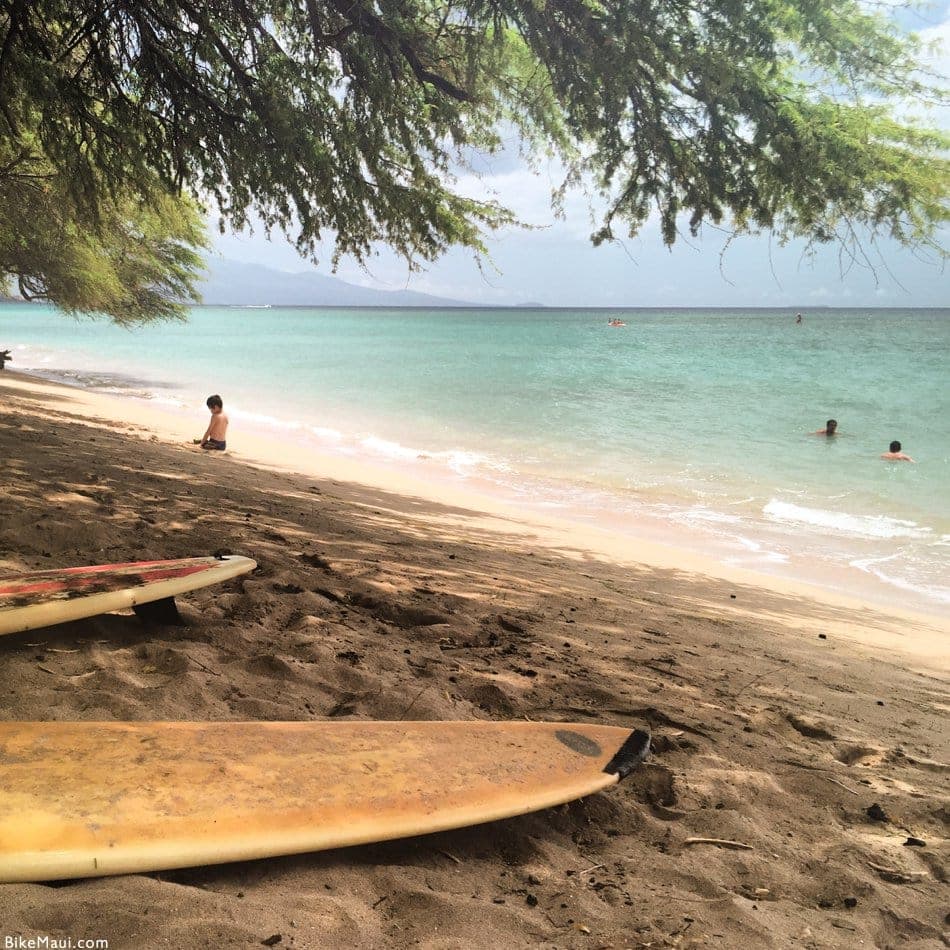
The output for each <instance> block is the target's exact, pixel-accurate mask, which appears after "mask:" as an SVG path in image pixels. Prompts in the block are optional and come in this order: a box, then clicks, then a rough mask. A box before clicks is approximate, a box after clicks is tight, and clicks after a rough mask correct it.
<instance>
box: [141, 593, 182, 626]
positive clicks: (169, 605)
mask: <svg viewBox="0 0 950 950" xmlns="http://www.w3.org/2000/svg"><path fill="white" fill-rule="evenodd" d="M132 609H133V610H134V611H135V614H136V616H137V617H138V618H139V619H140V620H144V621H145V622H146V623H162V624H166V625H168V626H175V627H183V626H184V625H185V621H184V620H182V618H181V614H180V613H178V606H177V605H176V604H175V598H174V597H164V598H162V599H161V600H152V601H149V603H147V604H133V605H132Z"/></svg>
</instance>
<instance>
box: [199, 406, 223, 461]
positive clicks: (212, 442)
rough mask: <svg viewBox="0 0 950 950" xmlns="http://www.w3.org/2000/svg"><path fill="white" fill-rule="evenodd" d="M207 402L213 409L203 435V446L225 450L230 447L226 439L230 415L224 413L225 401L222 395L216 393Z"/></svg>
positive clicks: (204, 447)
mask: <svg viewBox="0 0 950 950" xmlns="http://www.w3.org/2000/svg"><path fill="white" fill-rule="evenodd" d="M205 404H206V405H207V407H208V408H209V409H210V410H211V422H210V423H209V424H208V429H207V431H206V432H205V434H204V435H203V436H202V437H201V447H202V448H203V449H212V450H217V451H224V449H226V448H227V447H228V444H227V442H226V441H225V439H224V437H225V436H226V435H227V432H228V417H227V416H226V415H225V414H224V403H223V402H222V400H221V397H220V396H218V395H214V396H209V397H208V398H207V400H206V403H205Z"/></svg>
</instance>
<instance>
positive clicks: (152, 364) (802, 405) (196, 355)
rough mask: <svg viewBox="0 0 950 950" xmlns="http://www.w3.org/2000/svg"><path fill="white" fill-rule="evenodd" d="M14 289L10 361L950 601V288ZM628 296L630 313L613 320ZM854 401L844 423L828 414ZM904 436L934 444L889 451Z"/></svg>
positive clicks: (538, 500) (902, 597)
mask: <svg viewBox="0 0 950 950" xmlns="http://www.w3.org/2000/svg"><path fill="white" fill-rule="evenodd" d="M802 312H803V315H804V319H803V322H802V323H801V324H800V325H798V324H796V323H795V314H794V312H790V311H787V310H726V309H716V310H677V309H670V310H660V309H650V310H626V311H604V310H580V309H577V310H567V309H565V310H557V309H505V310H496V309H484V310H478V309H462V310H454V309H453V310H403V309H393V310H381V309H372V310H370V309H366V310H354V309H316V308H314V309H310V308H276V307H275V308H250V307H249V308H235V307H198V308H194V309H193V310H192V311H191V314H190V318H189V320H188V322H187V323H182V324H175V323H171V324H168V323H166V324H161V325H156V326H150V327H144V328H139V329H134V330H125V329H121V328H118V327H115V326H112V325H111V324H109V323H107V322H105V321H91V320H83V321H76V320H73V319H71V318H69V317H65V316H63V315H61V314H59V313H57V312H56V311H54V310H53V309H52V308H50V307H46V306H38V305H25V304H23V305H21V304H9V305H4V306H3V307H0V349H5V348H8V349H10V350H11V351H12V353H13V362H12V363H11V364H10V368H12V369H16V370H18V371H21V372H26V373H30V374H33V375H37V376H41V377H43V378H46V379H50V380H55V381H58V382H62V383H67V384H70V385H74V386H80V387H85V388H90V389H95V390H99V391H105V392H111V393H116V394H121V395H125V396H129V397H134V398H140V399H148V400H151V401H152V402H153V403H156V404H160V405H165V406H167V407H168V408H170V409H174V410H176V411H185V412H189V413H193V414H194V417H195V434H196V435H200V433H201V431H203V429H204V427H205V425H206V420H207V410H206V409H205V407H204V400H205V397H206V396H207V395H209V394H210V393H212V392H217V393H220V394H221V395H222V396H223V398H224V402H225V408H226V410H227V412H228V413H229V415H230V417H231V431H230V433H229V442H230V444H231V445H232V446H233V447H234V448H236V449H237V450H240V441H241V431H242V429H244V428H248V429H250V428H255V429H260V428H266V429H269V430H271V431H274V430H276V431H278V432H283V433H285V434H286V437H287V438H288V439H294V440H309V441H312V442H314V443H315V444H316V445H318V446H319V447H320V448H322V449H324V450H327V451H330V452H338V453H342V454H346V455H349V456H355V457H357V458H360V457H365V458H367V459H373V460H374V461H376V462H379V461H390V462H392V463H393V464H398V465H400V466H410V467H412V468H415V469H417V470H418V471H419V473H420V476H421V477H423V478H428V477H443V476H444V477H446V478H449V479H461V480H472V481H477V482H478V484H479V485H489V486H490V487H491V490H493V491H497V492H498V493H499V494H501V495H503V496H504V497H506V498H507V499H509V500H510V501H514V502H516V503H517V504H519V505H521V506H524V507H526V508H532V509H541V510H545V511H551V512H553V513H557V514H559V515H562V516H565V517H569V518H576V519H580V520H588V521H592V522H596V523H609V524H610V525H611V526H613V527H616V528H617V529H618V530H625V529H627V528H629V530H630V534H631V553H632V554H633V555H634V556H635V540H633V539H634V538H635V537H636V536H637V535H638V534H639V535H641V536H649V537H651V538H653V539H656V540H663V539H672V540H673V542H674V543H675V544H677V545H680V546H682V545H687V546H689V547H690V548H693V549H695V550H697V551H700V552H702V553H706V554H710V555H712V556H713V557H716V558H717V559H719V560H720V561H722V562H723V563H726V564H731V565H735V566H740V567H747V568H751V569H753V570H758V571H765V572H767V573H772V574H777V575H783V576H789V577H796V578H800V579H805V580H812V581H815V582H818V583H821V584H823V585H824V586H826V587H829V588H833V589H836V590H839V591H841V592H844V593H857V594H863V595H866V596H867V595H872V596H873V597H874V598H875V599H877V600H879V601H881V600H884V601H887V602H891V603H894V604H899V605H902V606H906V607H913V608H918V609H919V608H923V609H926V610H929V611H932V612H938V613H946V612H948V611H950V385H948V380H950V309H946V310H912V309H907V310H871V309H854V310H844V309H834V310H832V309H828V310H819V309H812V310H804V311H802ZM612 319H620V320H622V321H623V322H624V323H625V326H621V327H613V326H610V325H609V321H610V320H612ZM830 418H835V419H837V420H838V423H839V433H840V434H839V435H838V436H836V437H835V438H830V439H829V438H826V437H824V436H818V435H814V434H812V433H813V432H814V430H816V429H821V428H823V427H824V425H825V421H826V420H827V419H830ZM892 439H898V440H900V441H901V442H902V443H903V447H904V451H906V452H907V453H908V454H910V455H911V456H913V457H914V458H915V459H916V461H917V464H909V463H895V462H885V461H882V460H881V458H880V454H881V453H882V452H884V451H886V449H887V446H888V443H889V442H890V441H891V440H892Z"/></svg>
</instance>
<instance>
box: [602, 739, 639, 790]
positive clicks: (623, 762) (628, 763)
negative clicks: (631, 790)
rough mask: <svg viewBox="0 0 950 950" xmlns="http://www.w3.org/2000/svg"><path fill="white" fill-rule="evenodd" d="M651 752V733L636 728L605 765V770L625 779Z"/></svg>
mask: <svg viewBox="0 0 950 950" xmlns="http://www.w3.org/2000/svg"><path fill="white" fill-rule="evenodd" d="M649 754H650V733H649V732H644V731H643V730H642V729H635V730H634V731H633V732H631V733H630V735H629V736H628V737H627V739H626V741H625V742H624V744H623V745H622V746H621V747H620V748H619V749H618V750H617V753H616V755H614V757H613V758H612V759H611V760H610V761H609V762H608V763H607V764H606V765H605V766H604V771H605V772H607V773H608V774H609V775H616V776H618V777H619V778H621V779H625V778H626V777H627V776H628V775H629V774H630V773H631V772H632V771H633V770H634V769H635V768H636V767H637V766H638V765H639V764H640V763H641V762H642V761H643V760H644V759H645V758H646V757H647V756H648V755H649Z"/></svg>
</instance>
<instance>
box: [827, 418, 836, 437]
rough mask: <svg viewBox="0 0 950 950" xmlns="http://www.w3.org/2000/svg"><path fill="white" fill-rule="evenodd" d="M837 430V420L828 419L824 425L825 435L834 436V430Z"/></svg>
mask: <svg viewBox="0 0 950 950" xmlns="http://www.w3.org/2000/svg"><path fill="white" fill-rule="evenodd" d="M837 428H838V420H837V419H829V420H828V421H827V422H826V423H825V435H834V434H835V430H836V429H837Z"/></svg>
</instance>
